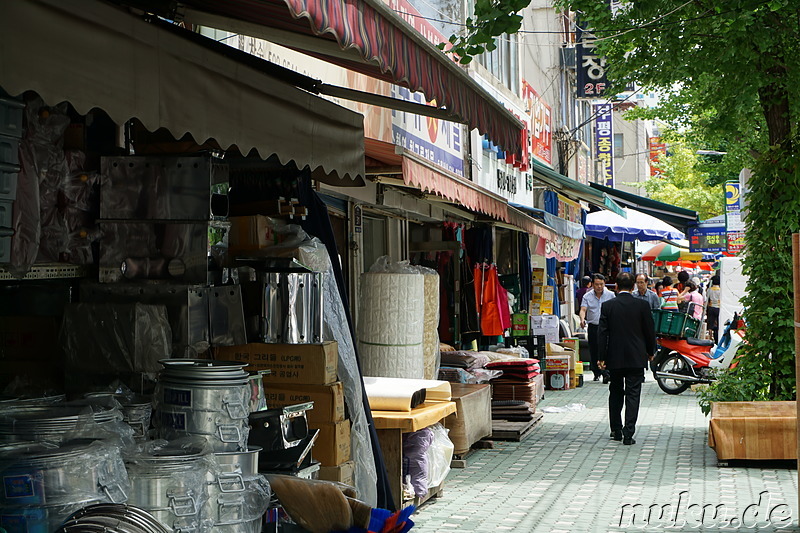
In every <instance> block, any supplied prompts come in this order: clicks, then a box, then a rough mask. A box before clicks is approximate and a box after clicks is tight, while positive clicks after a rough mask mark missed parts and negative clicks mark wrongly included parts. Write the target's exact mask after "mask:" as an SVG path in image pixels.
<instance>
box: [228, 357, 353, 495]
mask: <svg viewBox="0 0 800 533" xmlns="http://www.w3.org/2000/svg"><path fill="white" fill-rule="evenodd" d="M216 357H217V358H218V359H223V360H229V361H240V362H243V363H248V366H247V367H246V370H270V373H269V374H266V375H265V376H264V393H265V395H266V398H267V406H268V407H270V408H273V407H284V406H287V405H294V404H298V403H305V402H314V408H313V409H312V410H310V411H308V412H307V414H306V416H307V417H308V425H309V428H311V429H318V430H319V436H318V437H317V441H316V443H315V444H314V448H313V450H312V452H311V453H312V455H313V457H314V459H316V460H317V461H319V462H320V464H321V465H322V468H321V469H320V478H321V479H329V480H331V481H343V482H345V483H352V478H353V472H354V465H353V462H352V461H351V460H350V459H351V456H350V451H351V450H350V429H351V428H350V420H348V419H347V412H346V410H345V401H344V386H343V385H342V382H340V381H337V370H338V362H339V352H338V346H337V344H336V343H335V342H324V343H321V344H261V343H251V344H246V345H243V346H229V347H220V348H217V353H216Z"/></svg>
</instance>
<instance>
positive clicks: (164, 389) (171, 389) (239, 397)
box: [154, 359, 250, 452]
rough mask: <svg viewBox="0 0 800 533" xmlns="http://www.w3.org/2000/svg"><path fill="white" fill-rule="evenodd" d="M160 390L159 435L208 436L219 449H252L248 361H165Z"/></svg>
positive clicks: (157, 402)
mask: <svg viewBox="0 0 800 533" xmlns="http://www.w3.org/2000/svg"><path fill="white" fill-rule="evenodd" d="M160 363H161V364H162V365H163V366H164V369H163V370H162V371H161V372H160V374H159V378H158V384H157V386H156V393H155V402H154V403H155V426H156V429H157V432H158V436H159V437H160V438H162V439H167V440H172V439H176V438H180V437H185V436H188V435H197V436H202V437H203V438H205V439H206V440H207V441H208V443H209V445H210V446H211V448H212V450H213V451H214V452H239V451H245V450H247V436H248V433H249V426H248V418H247V417H248V415H249V414H250V388H249V386H248V374H247V372H245V371H244V370H243V368H244V367H245V366H246V365H244V364H239V363H233V362H228V361H213V360H204V359H163V360H161V361H160Z"/></svg>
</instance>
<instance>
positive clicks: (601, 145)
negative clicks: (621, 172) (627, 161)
mask: <svg viewBox="0 0 800 533" xmlns="http://www.w3.org/2000/svg"><path fill="white" fill-rule="evenodd" d="M593 109H594V116H595V128H594V158H595V161H599V162H600V166H601V171H600V172H601V176H600V177H601V180H600V183H601V184H603V185H605V186H606V187H612V188H613V187H614V121H613V118H612V117H613V114H612V111H611V104H594V106H593Z"/></svg>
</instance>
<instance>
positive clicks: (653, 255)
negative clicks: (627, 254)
mask: <svg viewBox="0 0 800 533" xmlns="http://www.w3.org/2000/svg"><path fill="white" fill-rule="evenodd" d="M681 259H682V260H685V261H700V260H702V259H703V254H701V253H697V252H690V251H689V250H688V249H686V248H679V247H677V246H674V245H672V244H669V243H666V242H660V243H658V244H656V245H655V246H653V247H652V248H650V249H649V250H647V251H646V252H645V253H643V254H642V257H641V260H642V261H678V260H681Z"/></svg>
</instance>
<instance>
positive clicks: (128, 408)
mask: <svg viewBox="0 0 800 533" xmlns="http://www.w3.org/2000/svg"><path fill="white" fill-rule="evenodd" d="M85 397H86V398H87V399H90V400H91V399H99V400H106V399H114V400H115V401H117V402H119V404H120V405H121V406H122V420H123V422H125V423H126V424H128V425H129V426H131V428H133V437H134V438H135V439H141V438H144V437H146V436H147V431H148V430H149V429H150V418H151V416H152V414H153V400H152V398H150V397H149V396H143V395H139V394H135V395H133V396H129V395H126V394H118V393H114V392H90V393H88V394H86V395H85Z"/></svg>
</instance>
